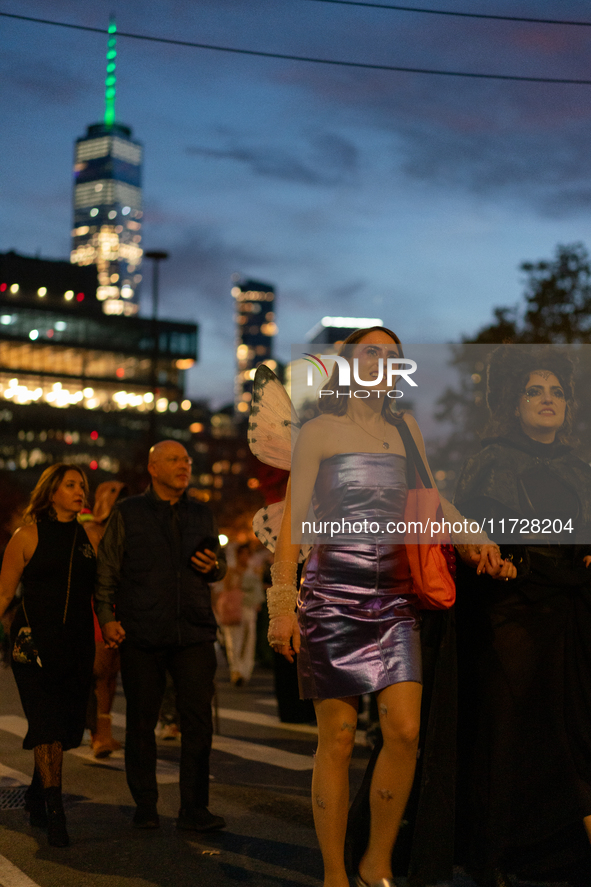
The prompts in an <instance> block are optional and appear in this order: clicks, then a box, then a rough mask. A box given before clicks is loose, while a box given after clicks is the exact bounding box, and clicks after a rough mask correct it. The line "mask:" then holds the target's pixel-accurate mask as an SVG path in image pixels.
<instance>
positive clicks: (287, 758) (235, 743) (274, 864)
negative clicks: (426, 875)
mask: <svg viewBox="0 0 591 887" xmlns="http://www.w3.org/2000/svg"><path fill="white" fill-rule="evenodd" d="M216 723H217V728H218V729H217V731H216V734H215V736H214V745H213V752H212V759H211V777H212V778H211V800H210V809H211V810H212V812H214V813H217V814H221V815H222V816H224V817H225V818H226V820H227V828H226V829H224V830H223V831H221V832H217V833H214V834H211V835H199V834H194V833H191V832H177V830H176V828H175V822H174V820H175V816H176V814H177V811H178V805H179V799H178V784H177V783H178V764H179V757H180V743H179V741H178V740H172V741H170V740H168V741H163V740H159V742H158V771H157V777H158V783H159V792H160V800H159V804H158V808H159V812H160V818H161V827H160V829H158V830H154V831H141V830H138V829H135V828H133V827H132V825H131V819H132V816H133V812H134V806H133V802H132V800H131V797H130V795H129V792H128V789H127V784H126V782H125V771H124V766H123V753H122V752H117V753H115V754H114V755H112V756H111V757H110V758H108V759H107V760H106V761H103V762H100V761H96V760H95V759H94V758H93V756H92V752H91V750H90V747H89V746H88V745H87V744H86V745H83V746H82V747H81V748H80V749H74V750H72V751H70V752H67V753H66V755H65V761H64V792H65V803H66V814H67V818H68V828H69V831H70V837H71V841H72V843H71V846H70V847H68V848H64V849H61V848H52V847H49V846H48V844H47V839H46V835H45V833H44V832H43V831H42V830H40V829H35V828H31V826H29V824H28V817H27V815H26V813H25V811H24V809H23V798H22V796H23V789H22V786H24V785H27V784H28V781H29V780H30V777H31V774H32V769H33V755H32V752H30V751H23V749H22V748H21V746H22V737H23V736H24V734H25V732H26V721H25V720H24V717H23V713H22V709H21V705H20V701H19V698H18V694H17V692H16V687H15V684H14V679H13V677H12V674H11V672H10V669H4V668H2V667H0V887H107V885H109V887H113V885H117V887H168V885H170V887H173V885H174V887H210V885H211V887H239V885H248V887H271V885H275V887H276V885H282V887H303V885H305V887H321V885H322V864H321V859H320V853H319V851H318V847H317V843H316V838H315V835H314V825H313V820H312V811H311V807H310V803H309V793H310V780H311V775H312V765H313V753H314V749H315V745H316V730H315V727H313V726H311V725H307V724H303V725H288V724H282V723H281V722H280V721H279V719H278V717H277V714H276V705H275V700H274V696H273V679H272V674H271V673H270V672H269V671H265V670H262V669H258V670H256V671H255V674H254V676H253V679H252V681H251V682H250V684H249V685H248V686H247V687H242V688H235V687H233V686H232V685H231V683H230V681H229V675H228V671H227V669H226V668H225V667H223V666H222V667H221V668H220V669H219V670H218V677H217V719H216ZM124 729H125V700H124V698H123V695H122V692H121V690H120V689H119V691H118V693H117V697H116V700H115V704H114V708H113V733H114V735H115V736H116V738H118V739H120V740H121V741H123V739H124ZM358 740H359V742H358V744H357V745H356V748H355V752H354V756H353V761H352V769H351V790H352V793H353V792H354V791H355V790H356V789H357V786H358V785H359V783H360V781H361V778H362V775H363V771H364V769H365V766H366V764H367V760H368V758H369V750H368V749H367V748H366V747H365V745H363V744H362V742H363V737H362V734H358ZM399 883H400V884H401V885H403V884H404V881H403V880H402V881H400V882H399ZM448 887H451V885H448ZM453 887H473V882H472V881H471V880H470V879H469V878H467V877H465V876H464V875H463V874H462V873H461V872H458V873H457V874H456V876H455V877H454V882H453Z"/></svg>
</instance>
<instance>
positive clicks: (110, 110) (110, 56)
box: [105, 16, 117, 126]
mask: <svg viewBox="0 0 591 887" xmlns="http://www.w3.org/2000/svg"><path fill="white" fill-rule="evenodd" d="M116 34H117V25H116V24H115V17H114V16H111V18H110V19H109V39H108V40H107V77H106V79H105V126H113V124H114V123H115V84H116V83H117V78H116V77H115V66H116V62H115V59H116V58H117V37H116Z"/></svg>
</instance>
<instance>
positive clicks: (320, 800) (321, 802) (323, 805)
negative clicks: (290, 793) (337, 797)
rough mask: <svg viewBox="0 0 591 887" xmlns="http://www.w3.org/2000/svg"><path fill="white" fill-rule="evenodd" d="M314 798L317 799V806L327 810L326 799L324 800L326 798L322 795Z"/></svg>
mask: <svg viewBox="0 0 591 887" xmlns="http://www.w3.org/2000/svg"><path fill="white" fill-rule="evenodd" d="M314 800H315V801H316V806H317V807H320V809H321V810H325V809H326V803H325V801H324V798H321V797H320V795H316V797H315V798H314Z"/></svg>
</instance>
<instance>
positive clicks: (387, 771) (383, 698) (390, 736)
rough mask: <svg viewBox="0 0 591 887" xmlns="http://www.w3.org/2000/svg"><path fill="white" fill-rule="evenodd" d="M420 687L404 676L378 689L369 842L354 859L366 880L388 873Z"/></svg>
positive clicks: (406, 790) (412, 760)
mask: <svg viewBox="0 0 591 887" xmlns="http://www.w3.org/2000/svg"><path fill="white" fill-rule="evenodd" d="M421 692H422V687H421V685H420V684H417V683H415V682H413V681H405V682H403V683H401V684H393V685H392V686H391V687H386V688H385V689H384V690H382V691H381V692H380V693H379V694H378V710H379V713H380V726H381V728H382V735H383V737H384V745H383V748H382V750H381V752H380V754H379V756H378V759H377V761H376V766H375V769H374V772H373V777H372V781H371V788H370V796H369V804H370V811H371V825H370V833H369V843H368V845H367V850H366V851H365V854H364V855H363V858H362V860H361V863H360V865H359V873H360V875H361V877H362V878H363V879H364V880H365V881H367V882H368V883H373V882H374V881H379V880H380V878H391V877H392V849H393V847H394V843H395V841H396V837H397V835H398V830H399V828H400V821H401V819H402V816H403V814H404V810H405V807H406V803H407V801H408V796H409V794H410V790H411V788H412V783H413V779H414V775H415V768H416V763H417V749H418V742H419V724H420V715H421Z"/></svg>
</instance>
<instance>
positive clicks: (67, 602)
mask: <svg viewBox="0 0 591 887" xmlns="http://www.w3.org/2000/svg"><path fill="white" fill-rule="evenodd" d="M74 520H75V521H76V529H75V530H74V541H73V542H72V551H71V552H70V566H69V568H68V587H67V589H66V606H65V607H64V618H63V619H62V625H65V624H66V615H67V612H68V604H69V602H70V584H71V582H72V562H73V560H74V549H75V548H76V539H77V538H78V526H79V524H78V518H76V517H75V518H74Z"/></svg>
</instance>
